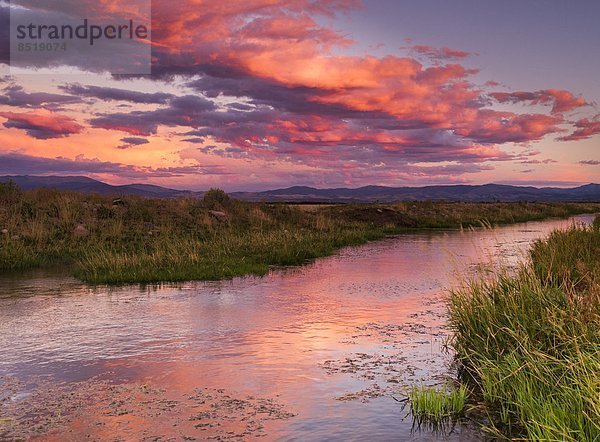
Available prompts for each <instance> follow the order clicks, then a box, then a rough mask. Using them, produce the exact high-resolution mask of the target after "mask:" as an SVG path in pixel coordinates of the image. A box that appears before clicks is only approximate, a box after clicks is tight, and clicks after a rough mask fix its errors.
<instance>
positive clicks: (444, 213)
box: [0, 183, 600, 284]
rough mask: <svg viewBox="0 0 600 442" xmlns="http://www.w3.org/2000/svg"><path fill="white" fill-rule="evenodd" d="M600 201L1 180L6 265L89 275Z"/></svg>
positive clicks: (567, 211) (218, 272)
mask: <svg viewBox="0 0 600 442" xmlns="http://www.w3.org/2000/svg"><path fill="white" fill-rule="evenodd" d="M595 211H600V204H566V203H555V204H545V203H498V204H474V203H445V202H431V201H427V202H404V203H396V204H346V205H323V206H303V205H288V204H268V203H249V202H243V201H237V200H233V199H230V198H229V197H228V196H227V195H226V194H225V193H224V192H223V191H220V190H218V189H213V190H211V191H209V192H207V193H206V194H205V196H204V198H202V199H200V198H192V197H189V198H174V199H148V198H141V197H123V198H119V199H114V198H112V197H107V196H100V195H94V194H80V193H70V192H63V191H57V190H50V189H40V190H35V191H27V192H23V191H21V190H20V189H19V188H18V187H16V186H15V185H13V184H11V183H8V184H0V230H1V231H2V233H1V234H0V272H4V273H6V272H15V271H19V270H25V269H34V268H40V267H56V268H61V269H65V268H66V269H67V270H68V271H69V272H71V273H72V274H74V275H76V276H77V277H79V278H80V279H82V280H83V281H86V282H89V283H93V284H124V283H155V282H167V281H168V282H176V281H187V280H215V279H222V278H230V277H234V276H241V275H247V274H256V275H263V274H265V273H267V272H268V271H269V269H270V268H271V267H273V266H285V265H296V264H302V263H305V262H307V261H309V260H311V259H314V258H317V257H321V256H326V255H330V254H332V253H334V252H335V251H336V250H338V249H339V248H341V247H344V246H348V245H358V244H363V243H365V242H367V241H370V240H375V239H381V238H383V237H385V236H386V235H390V234H395V233H400V232H402V231H406V230H410V229H440V228H468V227H472V226H475V227H477V226H481V225H489V224H492V225H493V224H507V223H515V222H522V221H529V220H538V219H543V218H548V217H567V216H570V215H573V214H577V213H586V212H595Z"/></svg>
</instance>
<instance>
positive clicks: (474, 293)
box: [450, 217, 600, 441]
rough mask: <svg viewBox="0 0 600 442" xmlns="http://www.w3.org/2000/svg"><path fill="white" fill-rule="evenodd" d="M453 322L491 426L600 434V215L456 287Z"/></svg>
mask: <svg viewBox="0 0 600 442" xmlns="http://www.w3.org/2000/svg"><path fill="white" fill-rule="evenodd" d="M450 326H451V329H452V331H453V338H452V342H451V344H452V346H453V347H454V349H455V350H456V353H457V358H458V362H459V364H460V367H461V369H462V375H461V380H462V382H463V385H468V386H469V388H470V390H471V391H472V392H473V394H472V395H471V398H472V401H471V402H472V406H473V407H474V408H475V409H476V410H478V411H479V412H481V413H483V415H484V416H485V420H486V421H488V422H489V424H488V425H487V427H488V430H489V431H490V432H492V433H493V434H495V435H501V436H505V437H510V436H512V437H517V438H519V440H544V441H558V440H560V441H597V440H599V439H600V333H599V330H600V217H598V218H596V220H595V222H594V224H593V226H589V227H584V226H573V227H572V228H570V229H568V230H561V231H556V232H554V233H552V234H551V235H550V236H549V237H548V238H547V239H544V240H539V241H537V242H536V243H535V244H534V246H533V248H532V250H531V258H530V262H528V263H526V264H524V265H523V266H522V268H521V269H520V270H519V271H518V272H517V273H516V274H508V273H502V274H499V275H495V276H494V277H492V278H490V279H488V280H485V281H476V282H473V283H471V284H469V285H468V287H466V288H464V289H462V290H459V291H456V292H454V293H453V294H452V296H451V299H450Z"/></svg>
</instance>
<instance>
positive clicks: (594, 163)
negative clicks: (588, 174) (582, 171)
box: [579, 160, 600, 166]
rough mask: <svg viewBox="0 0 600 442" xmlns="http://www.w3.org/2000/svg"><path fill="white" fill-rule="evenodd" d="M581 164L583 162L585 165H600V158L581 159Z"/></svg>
mask: <svg viewBox="0 0 600 442" xmlns="http://www.w3.org/2000/svg"><path fill="white" fill-rule="evenodd" d="M579 164H583V165H584V166H600V161H598V160H584V161H580V162H579Z"/></svg>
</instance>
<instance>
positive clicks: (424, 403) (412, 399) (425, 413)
mask: <svg viewBox="0 0 600 442" xmlns="http://www.w3.org/2000/svg"><path fill="white" fill-rule="evenodd" d="M408 397H409V403H410V407H411V412H412V415H413V416H414V418H415V419H416V420H417V421H418V422H428V423H431V424H433V425H436V426H439V425H442V424H443V423H444V422H445V421H447V420H452V419H456V418H458V417H459V416H460V415H462V414H463V412H464V410H465V405H466V402H467V397H468V391H467V388H466V387H465V386H464V385H460V386H459V387H458V388H453V387H448V386H446V387H444V388H442V389H440V388H435V387H416V386H415V387H413V389H412V390H411V391H410V393H409V395H408Z"/></svg>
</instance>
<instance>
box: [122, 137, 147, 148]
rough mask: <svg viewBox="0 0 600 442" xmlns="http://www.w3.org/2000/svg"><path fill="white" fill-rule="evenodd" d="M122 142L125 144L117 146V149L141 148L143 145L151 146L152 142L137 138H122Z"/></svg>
mask: <svg viewBox="0 0 600 442" xmlns="http://www.w3.org/2000/svg"><path fill="white" fill-rule="evenodd" d="M121 141H122V142H123V143H125V144H121V145H119V146H117V149H123V150H124V149H130V148H132V147H135V146H141V145H143V144H149V143H150V141H148V140H147V139H146V138H137V137H125V138H121Z"/></svg>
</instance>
